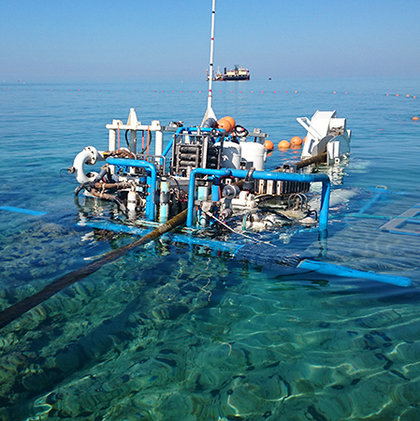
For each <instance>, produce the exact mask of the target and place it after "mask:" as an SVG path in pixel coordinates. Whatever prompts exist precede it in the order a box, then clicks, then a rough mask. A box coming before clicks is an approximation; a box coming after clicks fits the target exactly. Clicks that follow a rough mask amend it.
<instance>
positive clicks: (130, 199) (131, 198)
mask: <svg viewBox="0 0 420 421" xmlns="http://www.w3.org/2000/svg"><path fill="white" fill-rule="evenodd" d="M136 205H137V195H136V192H135V191H133V190H130V191H129V192H128V194H127V210H128V211H129V212H134V211H135V210H136Z"/></svg>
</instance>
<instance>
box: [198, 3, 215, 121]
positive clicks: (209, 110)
mask: <svg viewBox="0 0 420 421" xmlns="http://www.w3.org/2000/svg"><path fill="white" fill-rule="evenodd" d="M215 15H216V0H213V5H212V14H211V35H210V69H209V95H208V97H207V111H206V114H205V115H204V118H203V122H202V123H201V125H203V123H204V122H205V121H206V120H207V119H208V118H214V119H215V120H216V115H215V114H214V111H213V109H212V107H211V102H212V85H213V56H214V22H215Z"/></svg>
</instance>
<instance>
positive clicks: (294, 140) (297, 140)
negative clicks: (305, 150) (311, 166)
mask: <svg viewBox="0 0 420 421" xmlns="http://www.w3.org/2000/svg"><path fill="white" fill-rule="evenodd" d="M290 144H291V145H292V146H301V145H302V139H301V138H300V137H299V136H293V137H292V138H291V139H290Z"/></svg>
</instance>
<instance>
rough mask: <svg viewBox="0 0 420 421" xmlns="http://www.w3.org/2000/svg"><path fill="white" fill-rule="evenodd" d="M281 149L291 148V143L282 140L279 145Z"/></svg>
mask: <svg viewBox="0 0 420 421" xmlns="http://www.w3.org/2000/svg"><path fill="white" fill-rule="evenodd" d="M278 148H279V149H289V148H290V143H289V142H288V141H287V140H282V141H281V142H280V143H279V145H278Z"/></svg>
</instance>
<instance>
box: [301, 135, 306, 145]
mask: <svg viewBox="0 0 420 421" xmlns="http://www.w3.org/2000/svg"><path fill="white" fill-rule="evenodd" d="M305 142H306V136H305V137H304V138H303V139H302V143H303V144H305Z"/></svg>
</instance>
